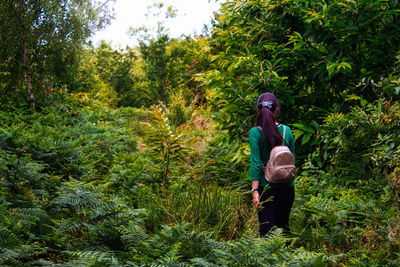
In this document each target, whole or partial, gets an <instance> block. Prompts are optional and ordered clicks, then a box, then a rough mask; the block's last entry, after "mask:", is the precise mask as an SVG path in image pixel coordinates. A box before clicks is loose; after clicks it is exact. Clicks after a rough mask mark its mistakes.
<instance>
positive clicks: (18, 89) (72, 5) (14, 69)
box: [0, 0, 110, 108]
mask: <svg viewBox="0 0 400 267" xmlns="http://www.w3.org/2000/svg"><path fill="white" fill-rule="evenodd" d="M0 10H2V11H3V12H2V14H1V16H0V32H1V38H0V48H1V49H0V51H1V53H0V58H1V60H0V61H1V62H2V64H1V65H0V73H2V81H3V86H2V89H3V90H2V97H1V99H0V100H1V102H2V104H4V103H7V102H8V99H9V98H17V99H18V98H21V99H22V101H21V103H24V102H25V103H27V102H28V101H27V99H29V101H30V105H31V107H33V108H34V107H35V105H36V102H38V103H37V104H42V105H43V103H46V102H47V101H48V100H49V98H51V97H52V95H53V93H54V91H55V88H59V87H61V86H64V85H71V84H73V82H74V75H75V72H76V70H77V67H78V66H77V63H78V62H79V52H80V51H81V49H82V45H83V43H84V42H85V41H86V39H87V38H88V37H89V36H90V35H91V34H92V33H93V32H94V31H95V30H96V29H99V28H102V27H103V26H104V25H105V24H107V23H108V22H109V19H110V14H109V10H108V4H107V3H105V4H103V3H100V2H99V1H95V0H86V1H80V0H79V1H76V0H73V1H67V0H62V1H56V2H54V1H31V0H29V1H16V0H12V1H2V2H1V3H0ZM3 78H4V79H3ZM35 95H36V96H35ZM4 96H5V97H4Z"/></svg>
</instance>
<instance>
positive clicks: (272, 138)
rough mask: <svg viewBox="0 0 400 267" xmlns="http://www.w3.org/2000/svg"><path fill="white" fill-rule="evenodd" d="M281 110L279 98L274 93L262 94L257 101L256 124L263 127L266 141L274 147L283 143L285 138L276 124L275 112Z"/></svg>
mask: <svg viewBox="0 0 400 267" xmlns="http://www.w3.org/2000/svg"><path fill="white" fill-rule="evenodd" d="M277 109H278V111H279V102H278V99H277V98H276V97H275V96H274V94H272V93H264V94H262V95H260V97H259V98H258V101H257V118H256V126H259V127H261V129H262V132H263V135H264V139H265V142H266V143H267V144H269V145H270V146H271V148H274V147H275V146H279V145H281V144H282V141H283V138H282V136H281V135H280V134H279V131H278V127H277V125H276V123H275V122H276V118H275V114H277V113H276V111H277Z"/></svg>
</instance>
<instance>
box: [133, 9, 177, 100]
mask: <svg viewBox="0 0 400 267" xmlns="http://www.w3.org/2000/svg"><path fill="white" fill-rule="evenodd" d="M146 16H147V17H149V16H152V17H154V18H155V19H156V20H157V23H156V25H155V26H154V27H153V28H151V27H146V26H143V27H139V28H136V29H135V28H131V29H130V34H131V36H135V35H139V36H138V37H139V38H138V39H139V50H140V53H141V56H142V58H143V61H144V72H145V75H146V78H147V80H148V83H147V86H146V88H145V92H146V98H147V99H148V100H149V101H150V103H151V104H156V103H157V101H160V100H161V101H162V102H163V103H164V105H165V104H167V99H168V92H167V62H168V60H169V58H168V55H167V54H166V48H167V46H168V44H169V41H170V38H169V34H168V29H167V28H165V27H164V23H165V19H168V18H173V17H175V16H176V10H174V9H173V7H172V6H168V7H166V6H165V5H164V4H163V3H155V4H153V5H152V6H149V7H148V14H146ZM162 16H164V17H165V19H163V18H162Z"/></svg>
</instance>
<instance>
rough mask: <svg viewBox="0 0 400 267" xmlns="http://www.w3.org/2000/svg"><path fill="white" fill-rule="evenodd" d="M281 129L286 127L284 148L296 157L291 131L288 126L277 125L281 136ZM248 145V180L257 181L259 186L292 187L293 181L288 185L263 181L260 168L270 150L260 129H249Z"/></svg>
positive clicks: (265, 161)
mask: <svg viewBox="0 0 400 267" xmlns="http://www.w3.org/2000/svg"><path fill="white" fill-rule="evenodd" d="M283 127H286V133H285V146H287V147H289V149H290V151H291V152H292V153H293V155H294V156H295V157H296V154H295V148H294V138H293V134H292V130H291V129H290V128H289V126H285V125H283V124H279V125H278V130H279V133H280V134H281V135H283ZM249 143H250V179H251V180H252V181H259V185H260V186H266V185H267V184H269V186H270V187H293V186H294V181H293V182H291V183H288V184H272V183H268V182H267V180H265V177H264V171H263V169H262V166H266V165H267V162H268V160H269V156H270V153H271V150H272V148H271V146H270V145H269V144H267V143H266V142H265V139H264V135H263V133H262V131H261V129H260V128H258V127H253V128H251V129H250V131H249Z"/></svg>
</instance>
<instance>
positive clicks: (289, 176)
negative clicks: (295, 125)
mask: <svg viewBox="0 0 400 267" xmlns="http://www.w3.org/2000/svg"><path fill="white" fill-rule="evenodd" d="M282 126H283V144H282V145H281V146H276V147H274V148H273V149H272V150H271V154H270V157H269V160H268V163H267V166H266V167H263V169H264V174H265V179H267V181H268V182H270V183H274V184H282V183H290V182H292V181H293V180H294V178H295V175H296V166H295V165H294V155H293V153H292V152H291V151H290V149H289V148H288V147H287V146H285V134H286V126H285V125H282Z"/></svg>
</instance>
